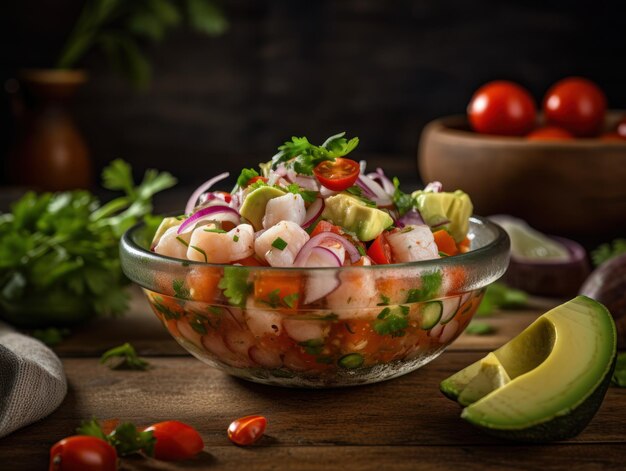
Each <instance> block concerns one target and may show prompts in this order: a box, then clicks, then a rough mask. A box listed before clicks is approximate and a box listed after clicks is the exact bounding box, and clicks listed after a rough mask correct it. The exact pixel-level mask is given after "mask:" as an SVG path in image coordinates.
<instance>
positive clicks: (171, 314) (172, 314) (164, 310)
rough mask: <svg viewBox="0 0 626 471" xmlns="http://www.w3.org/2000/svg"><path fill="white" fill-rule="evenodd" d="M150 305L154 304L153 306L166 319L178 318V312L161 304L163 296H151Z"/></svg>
mask: <svg viewBox="0 0 626 471" xmlns="http://www.w3.org/2000/svg"><path fill="white" fill-rule="evenodd" d="M152 306H154V308H155V309H156V310H157V311H158V312H159V313H160V314H161V315H163V317H165V319H167V320H170V319H179V318H180V314H179V313H178V312H176V311H172V310H171V309H170V308H169V307H167V306H166V305H165V304H163V298H160V297H155V298H153V300H152Z"/></svg>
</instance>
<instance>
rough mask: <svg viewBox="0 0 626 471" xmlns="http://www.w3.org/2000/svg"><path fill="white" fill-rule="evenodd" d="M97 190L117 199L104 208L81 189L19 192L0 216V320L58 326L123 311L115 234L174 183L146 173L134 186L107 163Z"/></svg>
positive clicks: (127, 172)
mask: <svg viewBox="0 0 626 471" xmlns="http://www.w3.org/2000/svg"><path fill="white" fill-rule="evenodd" d="M102 176H103V181H104V187H105V188H107V189H109V190H121V191H123V192H124V196H121V197H119V198H116V199H114V200H112V201H110V202H108V203H106V204H104V205H103V204H101V203H100V201H99V200H98V199H97V198H96V197H95V196H94V195H92V194H91V193H89V192H87V191H72V192H63V193H43V194H35V193H32V192H31V193H27V194H26V195H25V196H24V197H23V198H21V199H20V200H19V201H17V202H16V203H15V204H14V205H13V207H12V211H11V213H6V214H1V215H0V317H4V318H6V319H7V320H9V321H10V322H12V323H13V324H16V325H18V326H22V327H40V326H61V325H67V324H72V323H76V322H80V321H82V320H84V319H85V318H87V317H90V316H91V315H93V314H119V313H122V312H123V311H124V310H125V309H126V306H127V302H128V294H127V293H126V291H125V289H124V288H125V286H126V285H127V284H128V279H127V278H126V277H125V276H124V274H123V273H122V269H121V266H120V260H119V252H118V250H119V249H118V244H119V239H120V237H121V236H122V234H123V233H124V232H125V231H126V230H127V229H128V228H129V227H131V226H132V225H134V224H135V223H137V222H138V221H140V220H142V219H144V220H146V222H147V223H148V224H147V229H146V232H149V231H150V230H152V233H154V230H155V229H156V226H157V225H158V223H159V222H160V221H159V219H160V218H155V217H152V216H150V213H151V211H152V202H151V200H152V196H153V195H154V194H155V193H157V192H159V191H161V190H164V189H166V188H169V187H171V186H173V185H174V184H175V183H176V180H175V178H174V177H172V176H171V175H170V174H169V173H166V172H163V173H159V172H157V171H156V170H148V171H147V172H146V174H145V175H144V178H143V181H142V182H141V183H140V184H139V185H138V186H135V183H134V182H133V178H132V173H131V169H130V166H129V165H128V164H127V163H126V162H124V161H122V160H115V161H113V162H112V163H111V164H110V165H109V166H108V167H107V168H105V169H104V171H103V175H102Z"/></svg>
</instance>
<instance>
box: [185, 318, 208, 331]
mask: <svg viewBox="0 0 626 471" xmlns="http://www.w3.org/2000/svg"><path fill="white" fill-rule="evenodd" d="M205 322H207V319H206V317H204V316H201V315H198V314H196V315H195V316H194V317H193V318H192V319H191V321H190V322H189V325H190V326H191V328H192V329H193V330H195V331H196V332H198V333H199V334H200V335H204V334H206V333H207V330H206V326H205V325H204V323H205Z"/></svg>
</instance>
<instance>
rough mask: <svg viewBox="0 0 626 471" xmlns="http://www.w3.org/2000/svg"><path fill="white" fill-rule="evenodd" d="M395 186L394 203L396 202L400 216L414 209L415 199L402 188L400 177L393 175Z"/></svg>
mask: <svg viewBox="0 0 626 471" xmlns="http://www.w3.org/2000/svg"><path fill="white" fill-rule="evenodd" d="M393 186H394V188H395V190H394V192H393V197H392V199H393V204H395V206H396V208H397V209H398V213H399V214H400V216H404V215H405V214H406V213H408V212H409V211H410V210H411V209H413V207H414V205H415V202H414V201H413V197H412V196H411V195H409V194H407V193H404V192H403V191H402V190H401V189H400V180H398V177H393Z"/></svg>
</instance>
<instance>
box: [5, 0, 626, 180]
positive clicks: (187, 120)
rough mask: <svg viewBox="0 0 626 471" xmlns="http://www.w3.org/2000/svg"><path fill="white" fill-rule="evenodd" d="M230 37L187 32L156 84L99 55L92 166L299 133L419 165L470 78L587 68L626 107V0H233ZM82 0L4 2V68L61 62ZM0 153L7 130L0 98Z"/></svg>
mask: <svg viewBox="0 0 626 471" xmlns="http://www.w3.org/2000/svg"><path fill="white" fill-rule="evenodd" d="M222 4H223V6H224V9H225V11H226V14H227V16H228V19H229V21H230V24H231V27H230V29H229V31H228V32H227V33H226V34H225V35H224V36H222V37H219V38H215V39H213V38H208V37H203V36H198V35H195V34H192V33H189V32H185V31H177V32H174V33H173V34H171V35H170V36H169V37H167V38H166V39H165V41H164V42H163V43H162V44H160V45H156V46H152V45H149V46H148V48H147V50H148V55H149V57H150V58H151V59H152V61H153V66H154V79H153V82H152V87H151V88H150V89H149V90H148V91H147V92H144V93H137V92H135V91H133V89H132V88H131V87H130V85H128V84H127V83H126V82H124V81H123V80H122V79H120V78H118V77H117V76H115V75H114V74H113V73H112V72H111V71H110V70H109V68H108V65H107V63H106V62H105V61H104V59H103V57H102V56H101V55H100V54H98V53H94V54H91V55H90V56H89V57H88V58H87V60H86V61H85V62H84V66H85V67H86V68H87V69H88V70H89V72H90V75H91V79H90V81H89V83H88V84H87V85H86V86H85V87H84V88H83V89H82V90H81V92H80V94H79V96H78V97H77V99H76V101H75V107H74V110H75V115H76V118H77V121H78V122H79V124H80V127H81V129H82V130H83V131H84V134H85V136H86V138H87V140H88V142H89V144H90V147H91V150H92V154H93V158H94V161H95V164H96V168H97V169H100V168H101V167H102V166H103V165H104V164H105V163H106V162H107V161H109V160H111V159H113V158H116V157H123V158H125V159H127V160H129V161H130V162H131V163H132V164H133V166H134V167H135V170H136V171H137V173H139V172H142V171H143V169H145V168H146V167H157V168H161V169H168V170H170V171H172V172H173V173H174V174H175V175H177V176H178V177H179V178H180V179H181V181H182V183H183V184H185V183H188V184H192V183H196V182H199V181H201V180H203V179H206V178H208V177H209V176H211V175H213V174H215V173H217V172H219V171H222V170H224V169H226V170H231V171H236V169H237V168H240V167H241V166H243V165H248V166H250V165H253V164H255V163H256V162H258V161H260V160H267V159H269V157H271V155H272V154H273V153H274V151H275V149H276V146H277V145H278V144H280V143H281V142H282V141H284V140H285V139H286V138H289V137H290V136H291V135H294V134H297V135H307V136H309V137H310V138H311V140H313V141H315V142H320V141H322V140H323V139H324V138H325V137H326V136H328V135H330V134H332V133H335V132H337V131H341V130H346V131H348V133H349V135H351V136H353V135H358V136H359V137H360V138H361V145H360V147H359V151H360V152H359V155H358V156H355V158H357V157H364V156H365V157H373V158H375V160H376V161H377V162H380V161H385V162H386V163H387V166H388V167H390V168H391V171H392V172H399V173H401V174H406V175H413V176H415V175H416V160H415V152H416V147H417V142H418V140H419V135H420V131H421V129H422V127H423V126H424V124H425V123H427V122H428V121H429V120H431V119H433V118H436V117H439V116H442V115H446V114H451V113H462V112H463V111H464V109H465V106H466V105H467V102H468V101H469V98H470V96H471V94H472V92H473V90H474V89H476V88H477V87H478V86H479V85H481V84H482V83H484V82H486V81H489V80H492V79H496V78H503V79H512V80H515V81H518V82H519V83H521V84H522V85H524V86H526V87H528V88H529V89H530V90H531V91H532V93H533V94H534V95H535V97H536V98H537V99H540V98H541V96H542V94H543V93H544V92H545V91H546V89H547V88H548V87H549V86H550V84H551V83H553V82H554V81H556V80H558V79H559V78H562V77H564V76H568V75H583V76H586V77H588V78H591V79H592V80H594V81H596V82H597V83H598V84H599V85H601V86H602V88H604V90H605V91H606V94H607V96H608V98H609V103H610V106H611V107H612V108H626V87H625V85H626V8H625V7H624V2H621V1H613V2H610V1H593V2H591V1H585V2H573V1H571V0H570V1H565V0H564V1H539V0H537V1H527V0H518V1H498V0H492V1H489V0H474V1H467V0H394V1H382V0H341V1H337V0H335V1H331V0H317V1H311V0H308V1H307V0H235V1H228V2H223V3H222ZM81 5H82V1H80V0H21V1H19V2H2V4H1V5H0V18H1V19H2V24H1V25H0V26H1V28H0V34H1V35H2V38H1V44H0V67H1V69H0V79H2V82H4V80H5V79H7V78H9V77H12V76H14V75H15V73H16V71H17V70H18V69H19V68H20V67H45V66H50V65H52V64H53V63H54V61H55V59H56V57H57V55H58V53H59V50H60V48H61V45H62V43H63V40H64V39H65V36H66V35H67V33H68V31H69V30H70V28H71V26H72V24H73V22H74V20H75V18H76V16H77V14H78V12H79V10H80V7H81ZM0 116H1V120H0V156H2V159H3V160H4V159H6V154H7V149H8V148H9V145H10V140H11V133H12V125H13V123H12V120H11V118H10V114H9V111H8V105H7V100H6V98H4V99H3V100H2V107H1V114H0Z"/></svg>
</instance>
